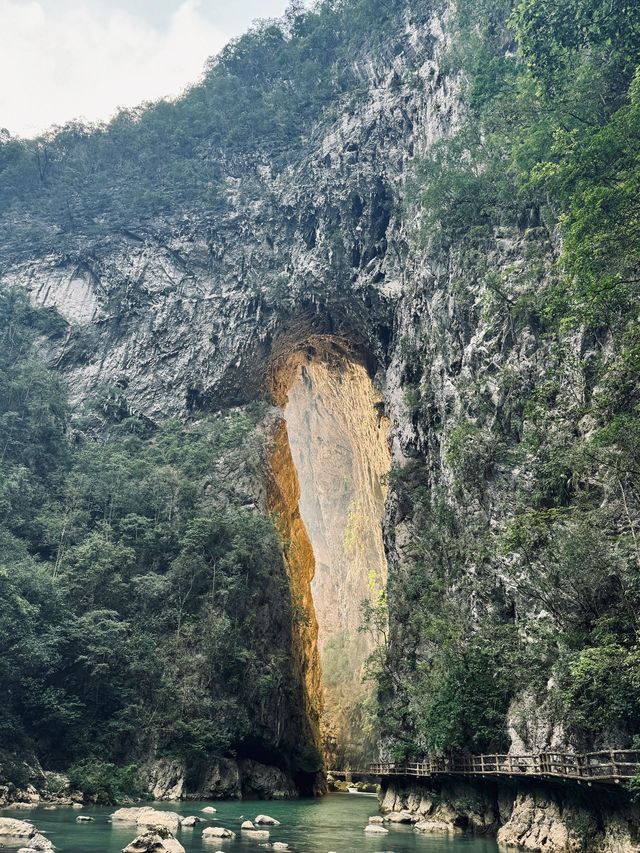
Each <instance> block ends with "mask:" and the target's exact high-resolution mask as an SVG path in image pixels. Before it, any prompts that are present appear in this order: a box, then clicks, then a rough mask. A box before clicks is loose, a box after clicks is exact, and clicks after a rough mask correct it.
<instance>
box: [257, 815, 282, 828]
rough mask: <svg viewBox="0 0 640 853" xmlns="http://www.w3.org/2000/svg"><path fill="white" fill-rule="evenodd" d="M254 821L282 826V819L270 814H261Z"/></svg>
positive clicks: (265, 824) (266, 824)
mask: <svg viewBox="0 0 640 853" xmlns="http://www.w3.org/2000/svg"><path fill="white" fill-rule="evenodd" d="M254 823H261V824H263V825H264V826H280V821H279V820H276V819H275V818H274V817H269V815H268V814H259V815H258V817H257V818H256V819H255V820H254Z"/></svg>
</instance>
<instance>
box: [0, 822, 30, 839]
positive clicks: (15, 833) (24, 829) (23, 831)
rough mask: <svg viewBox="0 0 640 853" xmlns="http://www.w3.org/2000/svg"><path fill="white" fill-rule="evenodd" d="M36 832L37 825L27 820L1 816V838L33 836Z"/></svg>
mask: <svg viewBox="0 0 640 853" xmlns="http://www.w3.org/2000/svg"><path fill="white" fill-rule="evenodd" d="M35 834H36V828H35V826H34V825H33V824H32V823H29V822H28V821H26V820H16V819H15V818H12V817H0V838H6V837H8V838H31V837H32V836H33V835H35Z"/></svg>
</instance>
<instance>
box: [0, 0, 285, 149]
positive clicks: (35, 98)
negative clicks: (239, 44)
mask: <svg viewBox="0 0 640 853" xmlns="http://www.w3.org/2000/svg"><path fill="white" fill-rule="evenodd" d="M287 5H288V3H287V0H0V128H6V129H8V130H9V131H10V132H11V133H13V134H16V135H21V136H34V135H36V134H37V133H39V132H41V131H43V130H45V129H47V128H48V127H50V126H51V125H54V124H63V123H64V122H66V121H69V120H70V119H74V118H84V119H87V120H90V121H93V120H99V119H108V118H109V117H110V116H111V115H113V113H114V112H115V111H116V109H117V107H119V106H123V107H132V106H135V105H137V104H139V103H141V102H142V101H145V100H152V99H156V98H159V97H162V96H171V95H177V94H179V93H180V92H181V91H182V90H183V89H184V87H185V86H187V85H188V84H189V83H191V82H194V81H195V80H197V79H198V77H199V76H200V74H201V72H202V68H203V65H204V62H205V60H206V59H207V57H208V56H211V55H212V54H214V53H217V52H218V51H219V50H220V49H221V48H222V47H223V46H224V45H225V44H226V42H227V41H228V40H229V39H230V38H232V37H233V36H236V35H240V33H242V32H244V31H245V30H246V29H247V28H248V27H249V25H250V24H251V22H252V21H253V20H255V19H256V18H265V17H274V16H277V15H280V14H282V12H284V10H285V8H286V6H287Z"/></svg>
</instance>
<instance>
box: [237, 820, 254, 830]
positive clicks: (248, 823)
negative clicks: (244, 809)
mask: <svg viewBox="0 0 640 853" xmlns="http://www.w3.org/2000/svg"><path fill="white" fill-rule="evenodd" d="M240 829H255V826H254V825H253V823H252V822H251V821H250V820H245V821H243V823H242V826H241V827H240Z"/></svg>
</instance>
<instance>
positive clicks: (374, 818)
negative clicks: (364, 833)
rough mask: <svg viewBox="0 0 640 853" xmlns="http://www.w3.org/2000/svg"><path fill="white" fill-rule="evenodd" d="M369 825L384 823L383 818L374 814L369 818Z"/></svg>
mask: <svg viewBox="0 0 640 853" xmlns="http://www.w3.org/2000/svg"><path fill="white" fill-rule="evenodd" d="M369 823H384V818H383V817H381V816H380V815H379V814H374V815H372V817H370V818H369Z"/></svg>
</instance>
